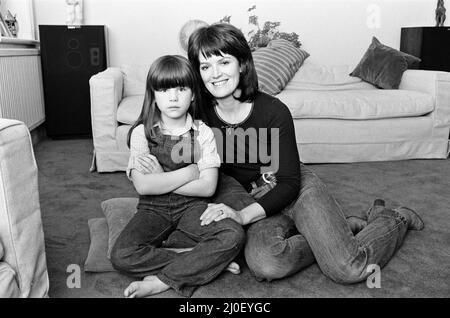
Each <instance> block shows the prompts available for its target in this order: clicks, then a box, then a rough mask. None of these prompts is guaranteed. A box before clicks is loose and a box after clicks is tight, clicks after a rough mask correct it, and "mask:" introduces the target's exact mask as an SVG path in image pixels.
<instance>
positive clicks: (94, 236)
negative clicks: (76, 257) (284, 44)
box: [84, 218, 115, 272]
mask: <svg viewBox="0 0 450 318" xmlns="http://www.w3.org/2000/svg"><path fill="white" fill-rule="evenodd" d="M88 225H89V234H90V237H91V244H90V246H89V252H88V256H87V258H86V261H85V262H84V271H85V272H113V271H115V269H114V268H113V266H112V264H111V262H110V260H109V259H108V257H107V256H106V253H107V252H108V224H107V223H106V218H95V219H90V220H88Z"/></svg>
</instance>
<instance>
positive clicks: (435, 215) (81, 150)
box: [35, 139, 450, 298]
mask: <svg viewBox="0 0 450 318" xmlns="http://www.w3.org/2000/svg"><path fill="white" fill-rule="evenodd" d="M92 149H93V146H92V140H90V139H80V140H57V141H55V140H44V141H42V142H40V143H39V144H37V145H36V146H35V156H36V160H37V163H38V169H39V191H40V202H41V211H42V218H43V225H44V234H45V245H46V253H47V266H48V272H49V277H50V291H49V295H50V297H122V292H123V289H124V288H125V287H126V286H127V285H128V284H129V283H130V282H131V281H132V280H131V279H130V278H128V277H125V276H123V275H120V274H118V273H116V272H111V273H84V271H83V264H84V261H85V259H86V256H87V253H88V249H89V244H90V239H89V229H88V225H87V221H88V220H89V219H90V218H96V217H103V214H102V211H101V208H100V202H101V201H103V200H106V199H109V198H113V197H126V196H130V197H131V196H136V193H135V191H134V189H133V187H132V185H131V183H130V182H129V181H128V180H127V178H126V177H125V175H124V173H104V174H99V173H97V172H95V173H91V172H89V167H90V164H91V159H92V158H91V155H92ZM309 167H310V168H311V169H312V170H313V171H315V172H316V173H317V174H318V175H319V176H320V177H321V178H322V179H323V181H325V183H326V184H327V185H328V187H329V190H330V191H331V192H332V193H333V194H334V195H335V197H336V199H337V200H338V201H339V203H340V204H341V206H342V207H343V209H344V211H345V213H346V214H348V215H361V214H362V213H363V211H364V210H366V209H367V208H368V206H369V205H370V203H371V201H372V200H373V199H374V198H389V199H394V200H396V201H399V202H402V203H403V204H405V205H408V206H410V207H411V208H414V209H416V210H417V211H419V213H420V214H421V215H422V217H423V219H424V221H425V224H426V226H425V229H424V230H423V231H421V232H417V231H410V232H409V233H408V234H407V236H406V239H405V241H404V244H403V246H402V247H401V249H400V250H399V251H398V252H397V253H396V254H395V255H394V257H393V258H392V260H391V261H390V262H389V263H388V264H387V266H386V267H384V268H383V269H382V271H381V288H379V289H370V288H368V287H367V285H366V283H365V282H362V283H359V284H354V285H340V284H337V283H334V282H333V281H332V280H330V279H329V278H327V277H325V276H324V275H323V274H322V273H321V271H320V269H319V268H318V266H317V265H316V264H314V265H312V266H310V267H309V268H307V269H305V270H303V271H301V272H299V273H297V274H295V275H293V276H291V277H288V278H285V279H282V280H278V281H273V282H270V283H269V282H257V281H256V280H255V279H253V277H252V276H251V275H250V273H249V271H248V268H247V267H246V266H245V263H244V261H243V260H242V258H240V259H239V261H240V264H241V266H242V268H243V272H242V273H241V274H240V275H237V276H235V275H232V274H230V273H223V274H221V275H220V276H219V277H218V278H217V279H216V280H215V281H214V282H212V283H210V284H208V285H206V286H202V287H200V288H198V289H197V290H196V292H195V293H194V295H193V297H250V298H252V297H448V296H450V266H449V265H450V247H449V246H450V195H449V194H450V160H408V161H400V162H377V163H353V164H323V165H309ZM70 264H78V265H79V266H80V268H81V288H72V289H71V288H68V287H67V284H66V281H67V278H68V276H69V274H70V273H67V272H66V270H67V267H68V266H69V265H70ZM155 297H178V296H177V295H176V294H175V293H174V292H173V291H167V292H165V293H163V294H160V295H157V296H155Z"/></svg>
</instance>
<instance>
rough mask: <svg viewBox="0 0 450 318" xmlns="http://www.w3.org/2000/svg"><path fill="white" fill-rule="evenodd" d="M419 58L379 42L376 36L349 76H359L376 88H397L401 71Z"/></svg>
mask: <svg viewBox="0 0 450 318" xmlns="http://www.w3.org/2000/svg"><path fill="white" fill-rule="evenodd" d="M419 62H420V59H419V58H417V57H415V56H412V55H409V54H406V53H403V52H400V51H398V50H396V49H393V48H391V47H389V46H386V45H384V44H381V43H380V41H378V39H377V38H376V37H373V38H372V43H371V44H370V46H369V48H368V49H367V51H366V53H365V54H364V56H363V57H362V59H361V61H360V62H359V64H358V65H357V66H356V68H355V69H354V70H353V72H351V73H350V76H356V77H359V78H361V79H362V80H363V81H366V82H368V83H370V84H373V85H375V86H377V87H378V88H385V89H397V88H398V87H399V85H400V82H401V80H402V76H403V73H404V72H405V71H406V70H407V69H408V68H411V67H413V66H414V65H415V64H418V63H419Z"/></svg>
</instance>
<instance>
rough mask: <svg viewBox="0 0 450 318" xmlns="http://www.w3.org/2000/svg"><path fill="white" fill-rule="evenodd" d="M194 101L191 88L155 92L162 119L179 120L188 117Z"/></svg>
mask: <svg viewBox="0 0 450 318" xmlns="http://www.w3.org/2000/svg"><path fill="white" fill-rule="evenodd" d="M193 100H194V96H193V95H192V90H191V89H190V88H189V87H181V86H177V87H172V88H167V89H160V90H157V91H155V102H156V105H157V107H158V109H159V110H160V111H161V119H162V120H163V121H164V119H165V118H170V119H179V118H182V117H183V116H185V115H186V113H187V111H188V109H189V106H190V105H191V102H192V101H193Z"/></svg>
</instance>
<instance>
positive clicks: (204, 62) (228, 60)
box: [199, 52, 240, 99]
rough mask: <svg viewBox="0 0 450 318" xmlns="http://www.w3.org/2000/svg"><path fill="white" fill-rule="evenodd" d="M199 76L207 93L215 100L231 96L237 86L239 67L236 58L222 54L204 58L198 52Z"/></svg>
mask: <svg viewBox="0 0 450 318" xmlns="http://www.w3.org/2000/svg"><path fill="white" fill-rule="evenodd" d="M199 62H200V75H201V77H202V80H203V83H205V86H206V88H207V89H208V91H209V92H210V93H211V94H212V95H213V96H214V97H215V98H216V99H224V98H227V97H230V96H232V95H233V93H234V92H235V91H236V88H237V87H238V85H239V77H240V65H239V61H238V59H237V58H236V57H234V56H233V55H230V54H225V53H222V56H220V55H211V56H210V57H204V56H203V54H202V53H201V52H200V54H199Z"/></svg>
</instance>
